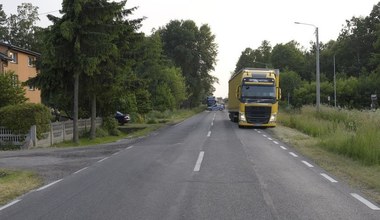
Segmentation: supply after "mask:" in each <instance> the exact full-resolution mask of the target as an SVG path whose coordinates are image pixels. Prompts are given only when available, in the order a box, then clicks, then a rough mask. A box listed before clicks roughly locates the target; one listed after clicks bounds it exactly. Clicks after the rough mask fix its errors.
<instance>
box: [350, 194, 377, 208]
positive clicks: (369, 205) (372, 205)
mask: <svg viewBox="0 0 380 220" xmlns="http://www.w3.org/2000/svg"><path fill="white" fill-rule="evenodd" d="M351 196H353V197H354V198H355V199H357V200H359V201H360V202H362V203H364V204H365V205H366V206H368V207H369V208H370V209H372V210H375V211H379V210H380V208H379V207H377V206H376V205H374V204H373V203H371V202H370V201H368V200H366V199H365V198H363V197H361V196H360V195H358V194H356V193H351Z"/></svg>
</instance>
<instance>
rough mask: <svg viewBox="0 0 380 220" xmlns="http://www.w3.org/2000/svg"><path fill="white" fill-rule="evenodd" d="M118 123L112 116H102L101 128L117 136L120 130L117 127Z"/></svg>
mask: <svg viewBox="0 0 380 220" xmlns="http://www.w3.org/2000/svg"><path fill="white" fill-rule="evenodd" d="M117 127H118V123H117V120H115V118H114V117H112V116H108V117H105V118H103V125H102V128H103V129H104V130H106V131H107V132H108V134H110V135H113V136H119V134H120V131H119V130H118V129H117Z"/></svg>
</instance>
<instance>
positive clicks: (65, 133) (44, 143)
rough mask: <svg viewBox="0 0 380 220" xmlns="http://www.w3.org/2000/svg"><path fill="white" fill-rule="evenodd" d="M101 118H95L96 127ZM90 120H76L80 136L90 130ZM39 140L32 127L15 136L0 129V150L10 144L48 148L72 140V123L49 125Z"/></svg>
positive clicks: (8, 131)
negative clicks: (27, 131)
mask: <svg viewBox="0 0 380 220" xmlns="http://www.w3.org/2000/svg"><path fill="white" fill-rule="evenodd" d="M102 122H103V120H102V118H96V121H95V123H96V127H99V126H100V125H102ZM90 127H91V120H90V119H80V120H78V131H79V132H80V133H81V134H82V133H85V132H87V131H89V130H90ZM41 136H42V137H41V138H39V139H38V138H37V129H36V126H35V125H33V126H32V127H31V128H30V131H29V133H28V134H24V135H17V134H16V135H15V134H12V131H11V130H8V129H6V128H4V127H0V148H1V145H2V144H12V145H17V146H22V148H31V147H49V146H52V145H53V144H56V143H61V142H63V141H67V140H72V139H73V121H71V120H69V121H63V122H54V123H50V131H48V132H46V133H42V135H41Z"/></svg>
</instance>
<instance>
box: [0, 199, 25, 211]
mask: <svg viewBox="0 0 380 220" xmlns="http://www.w3.org/2000/svg"><path fill="white" fill-rule="evenodd" d="M20 201H21V199H17V200H15V201H13V202H10V203H8V204H6V205H4V206H2V207H0V211H1V210H4V209H6V208H8V207H10V206H12V205H14V204H16V203H18V202H20Z"/></svg>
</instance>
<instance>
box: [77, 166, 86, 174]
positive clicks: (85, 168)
mask: <svg viewBox="0 0 380 220" xmlns="http://www.w3.org/2000/svg"><path fill="white" fill-rule="evenodd" d="M87 169H88V167H85V168H82V169H80V170H78V171H77V172H75V173H74V174H77V173H80V172H82V171H83V170H87Z"/></svg>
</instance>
